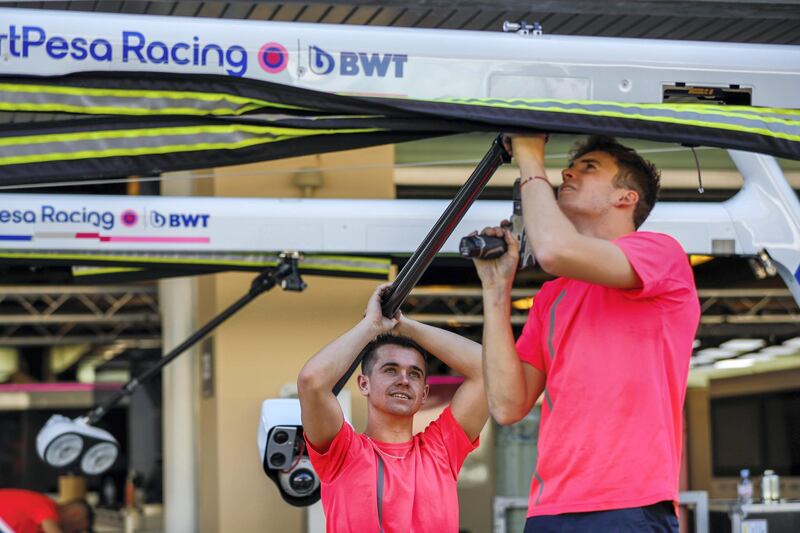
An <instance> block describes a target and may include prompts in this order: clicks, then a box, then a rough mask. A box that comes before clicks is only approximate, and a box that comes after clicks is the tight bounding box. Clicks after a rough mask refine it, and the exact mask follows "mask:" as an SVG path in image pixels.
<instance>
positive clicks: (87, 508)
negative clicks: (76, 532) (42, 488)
mask: <svg viewBox="0 0 800 533" xmlns="http://www.w3.org/2000/svg"><path fill="white" fill-rule="evenodd" d="M73 506H75V507H81V508H83V510H84V512H85V513H86V526H87V528H86V532H87V533H93V532H94V509H93V508H92V506H91V505H90V504H89V502H88V501H86V500H85V499H84V498H75V499H74V500H70V501H68V502H66V503H65V504H64V507H73Z"/></svg>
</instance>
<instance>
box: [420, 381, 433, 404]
mask: <svg viewBox="0 0 800 533" xmlns="http://www.w3.org/2000/svg"><path fill="white" fill-rule="evenodd" d="M430 391H431V386H430V385H428V384H427V383H426V384H425V388H424V389H422V405H425V400H427V399H428V393H429V392H430Z"/></svg>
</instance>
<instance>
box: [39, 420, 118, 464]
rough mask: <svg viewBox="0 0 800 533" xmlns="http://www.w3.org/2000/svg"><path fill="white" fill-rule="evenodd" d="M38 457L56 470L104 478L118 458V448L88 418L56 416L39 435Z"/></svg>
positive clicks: (108, 434)
mask: <svg viewBox="0 0 800 533" xmlns="http://www.w3.org/2000/svg"><path fill="white" fill-rule="evenodd" d="M36 451H37V453H38V454H39V457H40V458H41V459H42V460H43V461H44V462H46V463H47V464H49V465H50V466H52V467H54V468H58V469H61V470H72V471H75V470H80V471H81V472H83V473H84V474H87V475H90V476H93V475H98V474H102V473H103V472H105V471H106V470H108V469H109V468H111V466H112V465H113V464H114V462H115V461H116V460H117V457H118V456H119V444H118V443H117V440H116V439H115V438H114V436H113V435H111V433H109V432H108V431H106V430H104V429H100V428H97V427H94V426H90V425H89V424H88V423H87V421H86V419H85V418H76V419H74V420H73V419H70V418H67V417H66V416H62V415H53V416H51V417H50V418H49V419H48V420H47V423H45V425H44V427H43V428H42V429H41V430H40V431H39V434H38V435H36Z"/></svg>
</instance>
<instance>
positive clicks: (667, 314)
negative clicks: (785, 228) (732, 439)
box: [517, 232, 700, 516]
mask: <svg viewBox="0 0 800 533" xmlns="http://www.w3.org/2000/svg"><path fill="white" fill-rule="evenodd" d="M614 243H615V244H616V245H617V246H619V247H620V248H621V249H622V251H623V252H624V253H625V255H626V257H627V258H628V261H630V264H631V265H632V266H633V268H634V270H636V273H637V274H638V275H639V277H640V278H641V280H642V283H643V286H642V288H641V289H636V290H620V289H612V288H608V287H604V286H601V285H595V284H591V283H586V282H583V281H576V280H572V279H566V278H558V279H556V280H554V281H551V282H548V283H545V284H544V285H543V286H542V289H541V291H540V292H539V294H537V295H536V297H535V299H534V305H533V307H532V308H531V311H530V314H529V316H528V321H527V322H526V324H525V327H524V328H523V331H522V335H521V336H520V338H519V340H518V341H517V352H518V353H519V357H520V359H521V360H522V361H524V362H526V363H529V364H531V365H533V366H534V367H535V368H537V369H539V370H540V371H542V372H544V373H545V374H546V375H547V381H546V388H545V392H544V400H543V403H542V419H541V424H540V426H539V441H538V446H537V450H538V453H539V456H538V459H537V465H536V471H535V473H534V475H533V480H532V483H531V494H530V500H529V505H528V516H538V515H553V514H561V513H574V512H587V511H602V510H609V509H624V508H629V507H640V506H645V505H650V504H653V503H656V502H659V501H663V500H673V501H677V499H678V479H679V474H680V464H681V443H682V420H683V418H682V409H683V400H684V396H685V392H686V381H687V377H688V373H689V359H690V357H691V353H692V343H693V341H694V335H695V331H696V329H697V325H698V323H699V319H700V306H699V302H698V299H697V291H696V289H695V286H694V276H693V274H692V269H691V267H690V265H689V262H688V260H687V258H686V254H685V252H684V251H683V249H682V248H681V246H680V244H678V242H677V241H675V240H674V239H673V238H672V237H669V236H667V235H663V234H659V233H650V232H635V233H630V234H628V235H624V236H623V237H620V238H618V239H616V240H615V241H614Z"/></svg>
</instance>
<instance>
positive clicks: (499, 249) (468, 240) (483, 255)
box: [458, 235, 508, 259]
mask: <svg viewBox="0 0 800 533" xmlns="http://www.w3.org/2000/svg"><path fill="white" fill-rule="evenodd" d="M507 249H508V245H507V244H506V240H505V239H501V238H500V237H490V236H489V235H469V236H468V237H463V238H462V239H461V243H460V244H459V245H458V252H459V253H460V254H461V255H462V256H463V257H473V258H475V259H497V258H498V257H500V256H501V255H503V254H504V253H506V250H507Z"/></svg>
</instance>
